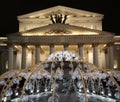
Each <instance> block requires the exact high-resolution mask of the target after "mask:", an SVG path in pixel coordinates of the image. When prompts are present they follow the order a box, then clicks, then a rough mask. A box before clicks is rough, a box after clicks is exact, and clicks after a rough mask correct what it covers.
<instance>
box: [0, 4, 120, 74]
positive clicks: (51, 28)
mask: <svg viewBox="0 0 120 102" xmlns="http://www.w3.org/2000/svg"><path fill="white" fill-rule="evenodd" d="M103 18H104V15H102V14H99V13H94V12H88V11H84V10H78V9H75V8H69V7H64V6H55V7H51V8H48V9H44V10H40V11H36V12H32V13H28V14H24V15H20V16H18V21H19V32H17V33H13V34H8V36H7V37H4V38H2V37H1V39H0V41H1V42H0V43H1V46H0V47H1V49H0V57H1V59H0V60H1V61H0V67H1V70H2V71H1V72H4V71H6V69H7V70H10V69H22V68H31V67H33V66H35V65H36V64H38V63H39V62H40V61H44V60H46V58H47V57H48V56H49V55H50V54H51V53H53V52H55V51H64V50H68V51H72V52H75V53H77V54H79V55H80V56H81V58H82V59H83V60H84V61H87V62H89V63H93V64H94V65H96V66H98V67H100V68H110V69H113V68H116V69H118V68H120V57H119V55H120V37H119V36H115V34H114V33H111V32H107V31H103V30H102V20H103Z"/></svg>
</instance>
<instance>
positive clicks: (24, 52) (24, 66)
mask: <svg viewBox="0 0 120 102" xmlns="http://www.w3.org/2000/svg"><path fill="white" fill-rule="evenodd" d="M21 68H22V69H24V68H26V45H22V61H21Z"/></svg>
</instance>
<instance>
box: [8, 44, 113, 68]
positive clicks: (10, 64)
mask: <svg viewBox="0 0 120 102" xmlns="http://www.w3.org/2000/svg"><path fill="white" fill-rule="evenodd" d="M68 46H69V45H68V44H65V45H64V50H65V51H66V50H68ZM26 48H27V46H26V45H22V61H21V67H22V68H23V69H24V68H26ZM78 50H79V55H80V56H81V58H83V44H78ZM108 50H109V67H110V68H113V46H112V45H111V44H109V46H108ZM53 52H54V45H50V54H51V53H53ZM39 62H40V45H36V46H35V63H36V64H37V63H39ZM93 64H94V65H95V66H98V44H93ZM8 68H9V69H12V68H13V46H12V45H9V50H8Z"/></svg>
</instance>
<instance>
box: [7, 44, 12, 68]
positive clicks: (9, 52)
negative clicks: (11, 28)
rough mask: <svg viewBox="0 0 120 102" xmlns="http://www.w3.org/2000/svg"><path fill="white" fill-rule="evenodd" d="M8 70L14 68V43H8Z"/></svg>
mask: <svg viewBox="0 0 120 102" xmlns="http://www.w3.org/2000/svg"><path fill="white" fill-rule="evenodd" d="M8 46H9V47H8V70H11V69H13V45H8Z"/></svg>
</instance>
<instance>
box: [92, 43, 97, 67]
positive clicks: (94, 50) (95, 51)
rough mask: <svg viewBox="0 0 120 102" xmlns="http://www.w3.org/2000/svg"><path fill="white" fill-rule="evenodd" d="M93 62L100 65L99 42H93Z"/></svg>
mask: <svg viewBox="0 0 120 102" xmlns="http://www.w3.org/2000/svg"><path fill="white" fill-rule="evenodd" d="M93 64H94V65H95V66H98V44H93Z"/></svg>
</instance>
